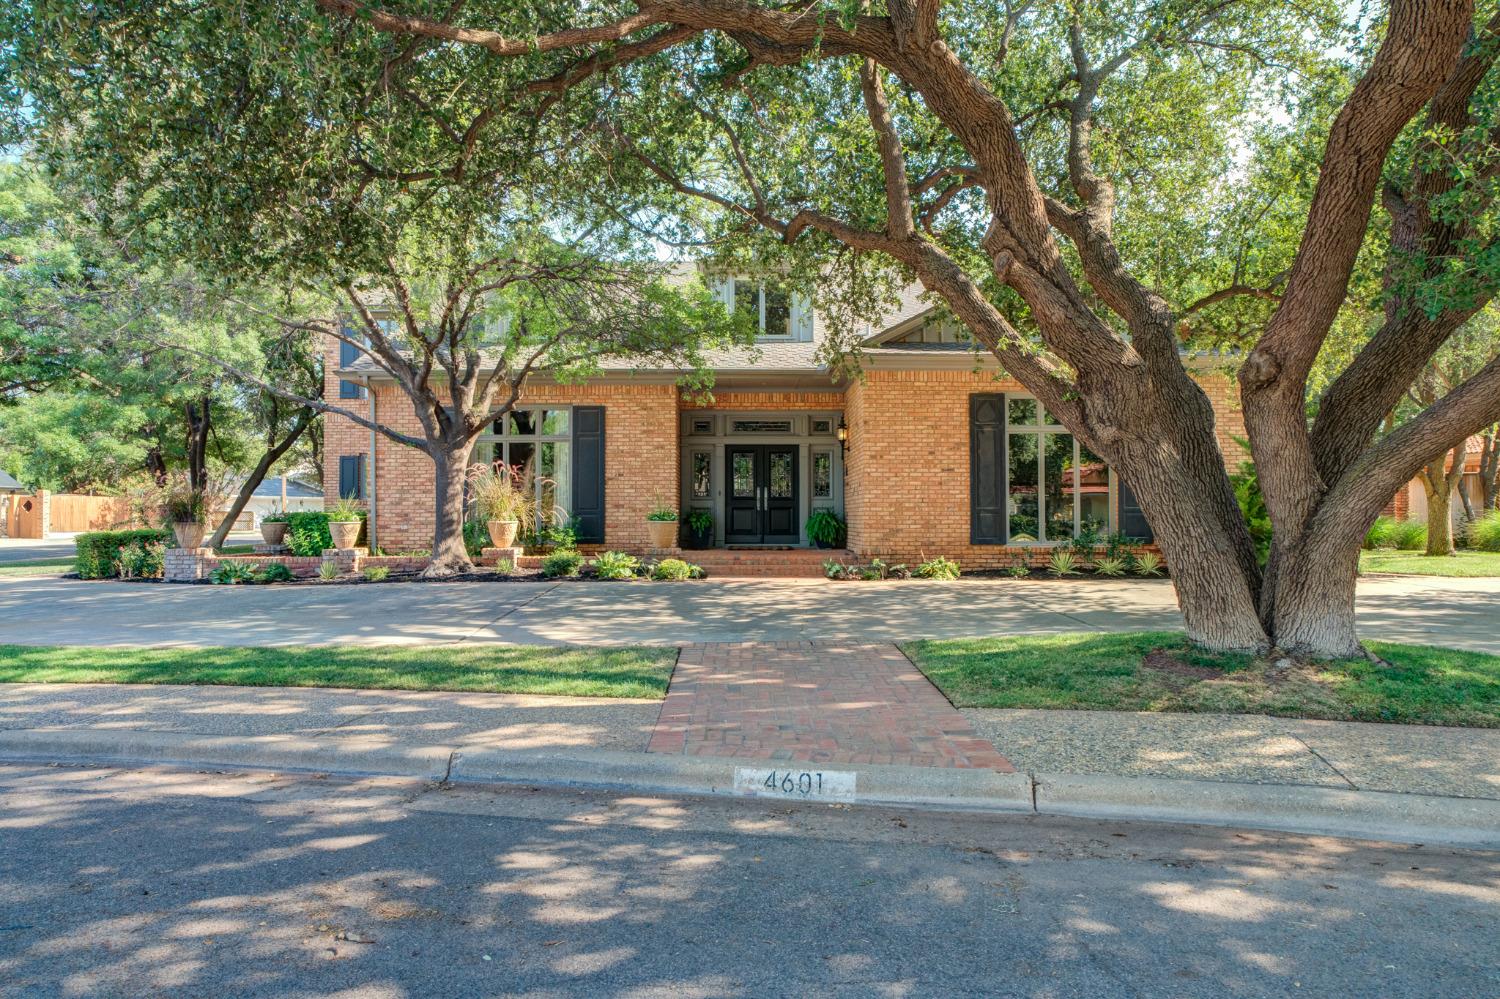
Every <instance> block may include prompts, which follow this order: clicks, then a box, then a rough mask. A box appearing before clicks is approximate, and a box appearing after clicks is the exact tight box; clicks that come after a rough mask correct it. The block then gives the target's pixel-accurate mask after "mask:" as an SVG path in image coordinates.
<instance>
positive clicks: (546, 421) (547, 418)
mask: <svg viewBox="0 0 1500 999" xmlns="http://www.w3.org/2000/svg"><path fill="white" fill-rule="evenodd" d="M567 432H568V411H567V410H566V409H548V410H545V411H543V413H542V433H543V434H544V435H546V436H548V437H560V436H563V435H565V434H567Z"/></svg>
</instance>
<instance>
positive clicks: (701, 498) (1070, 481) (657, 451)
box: [323, 279, 1245, 568]
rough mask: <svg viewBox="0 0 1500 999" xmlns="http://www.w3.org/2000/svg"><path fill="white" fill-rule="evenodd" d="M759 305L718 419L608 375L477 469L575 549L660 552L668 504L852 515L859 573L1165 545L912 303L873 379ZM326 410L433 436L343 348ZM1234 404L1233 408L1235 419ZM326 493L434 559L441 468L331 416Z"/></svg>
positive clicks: (1090, 462) (717, 408)
mask: <svg viewBox="0 0 1500 999" xmlns="http://www.w3.org/2000/svg"><path fill="white" fill-rule="evenodd" d="M721 289H722V290H721V294H722V297H723V298H724V300H725V302H726V304H727V305H729V306H730V307H732V308H748V310H749V311H750V313H751V315H752V316H754V318H755V321H756V322H757V323H758V324H759V326H760V328H761V331H762V335H761V338H760V340H759V342H758V344H757V349H756V350H754V351H752V350H748V349H745V350H734V351H726V352H721V353H719V354H718V355H717V356H715V357H714V358H713V359H712V360H713V368H714V372H715V384H714V388H713V398H712V401H704V400H700V399H695V398H692V397H691V396H690V395H689V394H688V393H686V392H685V391H683V390H680V389H679V388H678V386H677V384H676V380H677V378H678V376H679V374H680V372H677V371H671V370H632V369H630V368H629V367H628V366H626V365H624V364H619V365H616V366H612V367H609V368H608V369H606V370H605V371H604V372H603V373H602V374H600V375H599V376H598V377H596V378H593V379H590V380H589V381H588V382H586V383H583V384H557V383H554V382H551V381H549V380H548V379H547V377H546V376H545V375H539V376H534V377H533V378H532V379H531V381H530V382H529V383H528V384H527V387H526V389H525V391H524V393H523V395H522V398H521V405H522V407H523V408H522V409H521V410H519V411H517V412H515V413H513V414H512V415H511V416H510V417H509V418H508V420H506V421H505V423H504V425H500V424H497V425H496V426H495V427H494V428H493V429H492V432H491V433H489V434H486V435H485V436H484V437H483V438H482V439H481V441H480V443H479V446H478V448H477V450H476V460H479V461H485V460H497V461H500V460H503V461H505V462H506V463H507V464H510V465H521V466H523V467H525V468H528V469H530V470H531V471H532V472H533V473H534V474H535V477H536V479H537V482H536V485H535V488H536V489H537V490H538V495H539V498H540V499H541V500H542V502H543V503H544V505H545V506H546V507H548V508H551V509H553V510H554V511H555V514H554V515H555V516H557V517H572V518H574V519H575V521H576V524H577V529H578V532H579V538H580V540H581V541H583V542H586V543H594V544H603V545H606V546H608V547H611V548H620V549H627V550H634V551H644V550H646V549H647V548H648V546H649V538H648V534H647V529H646V520H645V518H646V514H647V512H648V511H649V510H650V509H651V508H652V506H653V505H654V504H655V503H656V502H665V503H667V504H669V505H671V506H674V507H676V508H677V509H678V511H679V512H680V519H681V520H686V517H687V515H688V513H689V512H690V511H692V510H698V509H702V510H707V511H709V512H710V513H711V514H712V515H713V518H714V535H715V543H716V544H718V545H730V546H805V545H807V544H808V539H807V536H806V532H805V530H804V525H805V524H806V522H807V518H808V515H809V514H810V513H811V512H812V511H813V510H816V509H820V508H829V509H832V510H834V511H836V512H838V513H840V514H842V515H843V516H844V517H845V518H846V520H847V522H848V526H849V534H848V548H849V549H850V550H851V551H852V552H853V553H854V554H856V555H858V556H877V555H878V556H880V557H882V558H885V559H887V560H892V561H902V562H915V561H917V560H919V559H921V558H923V557H924V556H929V557H930V556H934V555H945V556H948V557H950V558H956V559H958V560H959V561H960V562H961V563H962V564H963V565H965V566H966V567H976V568H977V567H984V566H1004V565H1009V564H1012V563H1013V562H1014V561H1015V559H1016V555H1017V553H1018V552H1029V553H1030V554H1031V555H1032V556H1034V557H1037V558H1045V557H1046V556H1047V555H1048V549H1049V548H1050V547H1052V546H1054V545H1057V544H1060V543H1066V542H1068V541H1070V540H1071V539H1072V538H1073V537H1074V535H1075V533H1076V532H1077V531H1079V530H1080V529H1083V528H1085V527H1094V528H1096V529H1097V530H1099V531H1100V532H1101V533H1102V532H1107V531H1115V530H1118V531H1123V532H1124V533H1126V534H1128V535H1131V536H1133V537H1141V538H1146V539H1149V538H1150V537H1151V528H1150V525H1148V524H1147V523H1146V521H1145V519H1144V518H1143V517H1142V516H1141V512H1140V509H1139V507H1138V506H1137V505H1136V503H1135V501H1134V499H1133V497H1132V496H1131V493H1130V490H1129V488H1128V486H1127V485H1126V484H1125V483H1124V482H1123V481H1121V480H1120V478H1119V476H1118V475H1116V474H1114V473H1112V472H1111V471H1110V470H1109V469H1108V468H1107V467H1106V466H1105V464H1104V462H1103V461H1102V460H1100V459H1099V458H1098V457H1096V456H1094V455H1093V454H1091V453H1090V452H1089V451H1088V449H1087V448H1082V447H1079V446H1078V445H1077V444H1076V442H1075V441H1074V439H1073V437H1072V435H1071V434H1069V433H1068V432H1067V430H1065V429H1064V428H1063V427H1061V426H1058V425H1056V424H1055V422H1053V421H1051V420H1049V419H1048V417H1047V414H1046V412H1045V411H1044V410H1043V409H1042V408H1041V407H1040V406H1039V405H1038V404H1037V401H1036V400H1035V399H1033V398H1032V397H1031V396H1030V394H1029V393H1028V392H1027V391H1026V389H1025V388H1023V387H1022V386H1021V385H1020V384H1019V383H1017V382H1015V381H1014V380H1011V379H1009V378H1007V377H1004V376H1002V375H1001V374H1000V372H999V368H998V365H997V363H996V361H995V358H994V357H993V356H992V355H990V354H988V353H987V352H985V353H976V352H974V351H972V350H971V349H970V348H969V345H968V344H967V343H966V342H964V341H963V340H962V338H961V337H960V336H959V335H958V334H956V333H955V331H954V330H953V329H952V328H951V326H949V325H948V324H945V323H943V322H941V321H939V320H938V319H937V318H936V314H935V312H934V311H933V310H932V309H931V308H930V307H928V306H926V305H925V304H924V303H923V302H922V301H921V299H920V296H919V290H918V289H913V290H912V291H911V292H909V293H908V294H907V295H906V296H905V299H904V300H903V303H902V306H901V307H900V308H899V309H897V310H896V311H895V312H894V314H892V315H890V316H889V317H888V318H887V319H886V320H885V321H883V322H881V323H879V324H877V326H876V327H875V328H872V329H870V330H868V332H867V335H866V336H865V337H864V340H863V344H864V345H863V349H862V353H861V366H862V371H863V374H862V377H854V378H850V377H844V376H836V375H835V374H833V372H832V371H831V370H830V368H829V367H828V366H827V365H826V364H825V363H823V362H822V361H820V360H818V357H817V355H818V351H819V347H820V344H821V342H822V340H823V337H824V327H823V319H822V317H821V316H818V315H816V314H814V313H813V312H812V311H811V310H810V309H809V308H808V307H807V304H806V303H805V302H803V301H799V300H798V299H797V298H796V297H795V296H790V295H788V294H787V293H786V292H785V291H784V290H783V289H781V288H779V287H778V286H776V285H775V284H774V283H767V282H762V281H759V280H754V279H741V280H732V281H724V282H722V283H721ZM328 351H329V355H328V362H329V363H328V364H327V366H326V371H327V384H326V386H325V398H330V399H337V400H339V401H340V402H342V403H343V405H345V406H349V407H357V410H358V411H359V412H361V413H369V414H373V415H374V417H375V418H376V419H377V420H380V421H382V422H386V423H388V424H390V425H393V426H395V427H397V428H399V429H402V430H408V431H410V432H413V433H418V432H419V430H418V427H417V424H416V418H415V416H414V414H413V412H412V407H411V403H410V402H409V401H408V399H407V398H406V397H405V396H404V395H403V394H402V393H401V391H400V390H399V388H398V387H397V386H396V385H395V384H394V382H392V381H391V379H390V378H389V377H388V376H386V375H384V374H383V373H382V372H380V371H379V369H378V368H376V367H375V366H374V365H373V364H372V363H371V362H370V361H369V360H368V359H367V358H365V357H363V356H362V355H361V354H360V353H359V352H358V351H354V350H353V349H352V348H349V347H348V346H347V345H345V344H341V343H339V342H337V341H333V340H330V341H329V344H328ZM1189 363H1190V364H1192V365H1193V366H1194V367H1195V368H1197V369H1198V370H1197V374H1196V377H1197V378H1198V379H1199V381H1200V382H1201V384H1202V385H1203V386H1204V388H1205V389H1206V390H1207V392H1208V395H1209V398H1210V399H1211V400H1212V401H1213V405H1214V408H1215V411H1216V412H1217V414H1218V436H1219V442H1220V445H1221V446H1222V447H1223V449H1224V453H1225V456H1226V461H1227V463H1228V464H1229V466H1230V467H1231V468H1236V467H1238V465H1239V463H1240V462H1241V461H1242V460H1243V459H1244V452H1243V450H1242V449H1241V448H1240V446H1239V445H1238V444H1237V443H1236V440H1235V438H1237V437H1238V438H1243V436H1244V432H1245V431H1244V424H1243V421H1242V419H1241V417H1240V413H1239V410H1238V407H1237V397H1236V396H1235V394H1234V392H1233V386H1232V383H1231V380H1230V375H1229V373H1228V372H1227V371H1226V370H1225V368H1224V366H1223V362H1222V358H1197V359H1192V360H1190V362H1189ZM1232 400H1236V401H1232ZM325 419H326V424H325V430H324V447H325V455H326V458H325V461H326V468H325V472H324V478H323V481H324V483H325V488H326V491H327V496H328V498H329V499H330V500H332V499H334V498H337V497H339V496H341V495H342V496H351V497H354V498H357V499H360V500H362V501H364V502H365V503H366V505H367V506H370V507H372V508H373V509H374V514H373V518H372V519H373V521H374V526H375V538H376V540H375V542H374V543H376V544H378V545H380V546H381V547H383V548H385V549H387V550H391V549H416V548H426V547H427V546H428V545H430V544H431V537H432V502H433V476H432V465H431V462H430V460H429V459H428V458H427V456H426V455H425V454H423V453H421V452H419V451H416V450H414V449H411V448H406V447H402V446H400V445H397V444H395V443H393V442H391V441H389V440H388V439H386V438H384V437H379V436H377V435H375V434H372V433H371V432H370V431H368V430H365V429H363V428H361V427H358V426H357V425H355V424H354V423H353V422H352V421H350V420H349V419H347V418H346V417H340V416H338V415H336V414H328V415H327V416H326V417H325Z"/></svg>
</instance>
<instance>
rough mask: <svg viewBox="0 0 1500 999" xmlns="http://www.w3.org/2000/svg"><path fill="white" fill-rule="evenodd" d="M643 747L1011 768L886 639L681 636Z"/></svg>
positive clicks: (806, 759) (787, 757) (694, 752)
mask: <svg viewBox="0 0 1500 999" xmlns="http://www.w3.org/2000/svg"><path fill="white" fill-rule="evenodd" d="M648 751H649V752H653V753H686V754H688V755H690V756H732V757H736V758H744V759H756V760H797V761H802V762H808V763H889V764H899V765H903V766H918V767H974V768H981V769H988V770H999V771H1002V772H1006V773H1009V772H1011V771H1012V770H1014V768H1013V767H1012V766H1011V765H1010V761H1009V760H1007V759H1006V758H1005V757H1004V756H1001V755H1000V753H998V752H997V751H996V750H995V747H994V746H993V745H991V744H990V743H989V742H988V741H986V740H985V739H982V738H980V737H979V735H978V734H977V733H975V731H974V729H973V728H972V727H970V725H969V722H968V720H967V719H965V718H964V716H963V715H961V714H959V712H958V711H957V710H956V709H955V708H954V707H953V705H951V704H949V703H948V699H947V698H946V697H944V696H943V695H942V694H941V693H939V692H938V689H937V688H936V687H934V686H933V685H932V684H931V683H929V682H928V680H927V678H926V677H925V676H923V675H922V673H921V671H919V670H918V669H917V668H916V667H915V666H913V665H912V664H911V663H910V662H909V661H908V660H907V658H906V657H905V656H903V655H902V654H901V650H900V649H898V648H896V647H895V646H894V645H889V644H878V645H853V644H844V643H837V642H746V643H741V644H724V645H689V646H686V647H684V648H683V650H682V653H681V656H680V657H679V659H678V660H677V669H676V671H675V672H674V673H673V674H672V684H671V686H670V687H669V688H668V690H667V699H666V701H665V702H664V703H663V704H662V709H661V717H660V718H659V719H658V721H657V723H656V730H655V732H654V733H653V734H652V736H651V744H650V746H649V747H648Z"/></svg>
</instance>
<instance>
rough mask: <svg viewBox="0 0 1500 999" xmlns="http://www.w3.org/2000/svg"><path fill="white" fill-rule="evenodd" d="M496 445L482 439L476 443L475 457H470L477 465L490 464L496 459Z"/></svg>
mask: <svg viewBox="0 0 1500 999" xmlns="http://www.w3.org/2000/svg"><path fill="white" fill-rule="evenodd" d="M495 447H496V445H495V444H493V443H491V442H490V441H480V442H479V443H478V444H475V445H474V457H473V458H471V459H469V460H470V462H472V463H473V464H475V465H490V464H493V463H494V462H495V460H496V455H495Z"/></svg>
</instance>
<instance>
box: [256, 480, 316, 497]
mask: <svg viewBox="0 0 1500 999" xmlns="http://www.w3.org/2000/svg"><path fill="white" fill-rule="evenodd" d="M286 494H287V496H288V497H292V496H295V497H297V498H298V499H306V498H311V497H314V496H322V495H323V490H321V489H318V488H315V487H313V486H310V485H308V484H307V483H305V482H299V481H297V480H296V479H287V480H286ZM250 495H251V496H259V497H261V498H263V499H264V498H271V499H280V498H281V476H279V475H276V476H267V477H266V478H264V479H262V480H261V483H260V485H258V486H256V487H255V492H253V493H251V494H250Z"/></svg>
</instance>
